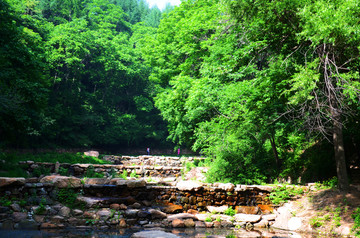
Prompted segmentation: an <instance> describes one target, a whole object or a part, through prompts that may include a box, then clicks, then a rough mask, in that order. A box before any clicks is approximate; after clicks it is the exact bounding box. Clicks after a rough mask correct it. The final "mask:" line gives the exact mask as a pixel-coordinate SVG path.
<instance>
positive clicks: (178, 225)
mask: <svg viewBox="0 0 360 238" xmlns="http://www.w3.org/2000/svg"><path fill="white" fill-rule="evenodd" d="M171 226H172V227H173V228H182V227H185V224H184V221H183V220H180V219H174V220H172V221H171Z"/></svg>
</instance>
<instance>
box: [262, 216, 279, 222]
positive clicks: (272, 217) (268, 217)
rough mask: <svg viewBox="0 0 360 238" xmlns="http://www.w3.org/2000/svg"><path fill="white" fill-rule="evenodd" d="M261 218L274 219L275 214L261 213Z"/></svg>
mask: <svg viewBox="0 0 360 238" xmlns="http://www.w3.org/2000/svg"><path fill="white" fill-rule="evenodd" d="M262 219H266V220H268V221H275V219H276V215H275V214H268V215H263V216H262Z"/></svg>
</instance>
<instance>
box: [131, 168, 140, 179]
mask: <svg viewBox="0 0 360 238" xmlns="http://www.w3.org/2000/svg"><path fill="white" fill-rule="evenodd" d="M130 177H131V178H138V177H139V175H137V174H136V170H135V169H134V170H132V171H131V173H130Z"/></svg>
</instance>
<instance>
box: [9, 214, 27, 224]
mask: <svg viewBox="0 0 360 238" xmlns="http://www.w3.org/2000/svg"><path fill="white" fill-rule="evenodd" d="M12 217H13V219H14V222H20V221H22V220H25V219H26V218H27V213H25V212H14V213H13V214H12Z"/></svg>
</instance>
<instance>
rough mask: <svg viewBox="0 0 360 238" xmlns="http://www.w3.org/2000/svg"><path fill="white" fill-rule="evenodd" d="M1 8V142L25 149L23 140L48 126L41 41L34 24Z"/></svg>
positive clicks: (5, 8)
mask: <svg viewBox="0 0 360 238" xmlns="http://www.w3.org/2000/svg"><path fill="white" fill-rule="evenodd" d="M0 5H1V8H0V25H1V29H2V30H1V33H0V34H1V36H0V95H1V96H0V135H1V136H0V141H1V143H4V144H7V145H8V146H11V145H12V146H14V145H15V146H24V145H26V144H27V142H28V141H27V140H26V138H29V137H30V138H32V139H34V137H35V138H36V136H38V135H40V133H41V132H42V129H43V127H45V126H46V125H47V124H49V123H51V121H50V120H49V118H47V117H46V116H45V114H44V110H45V108H46V101H47V93H48V91H47V81H46V70H45V64H44V59H43V57H42V55H43V48H42V46H43V41H42V37H41V36H40V34H39V32H38V31H37V27H36V25H35V24H34V22H29V21H28V18H27V17H26V16H24V17H23V18H21V17H19V16H18V15H17V14H16V11H15V9H13V8H12V7H11V6H10V5H9V3H8V2H7V1H0ZM16 10H17V11H21V9H16ZM22 13H23V14H24V15H26V13H25V12H22ZM35 23H36V22H35ZM44 72H45V73H44Z"/></svg>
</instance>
